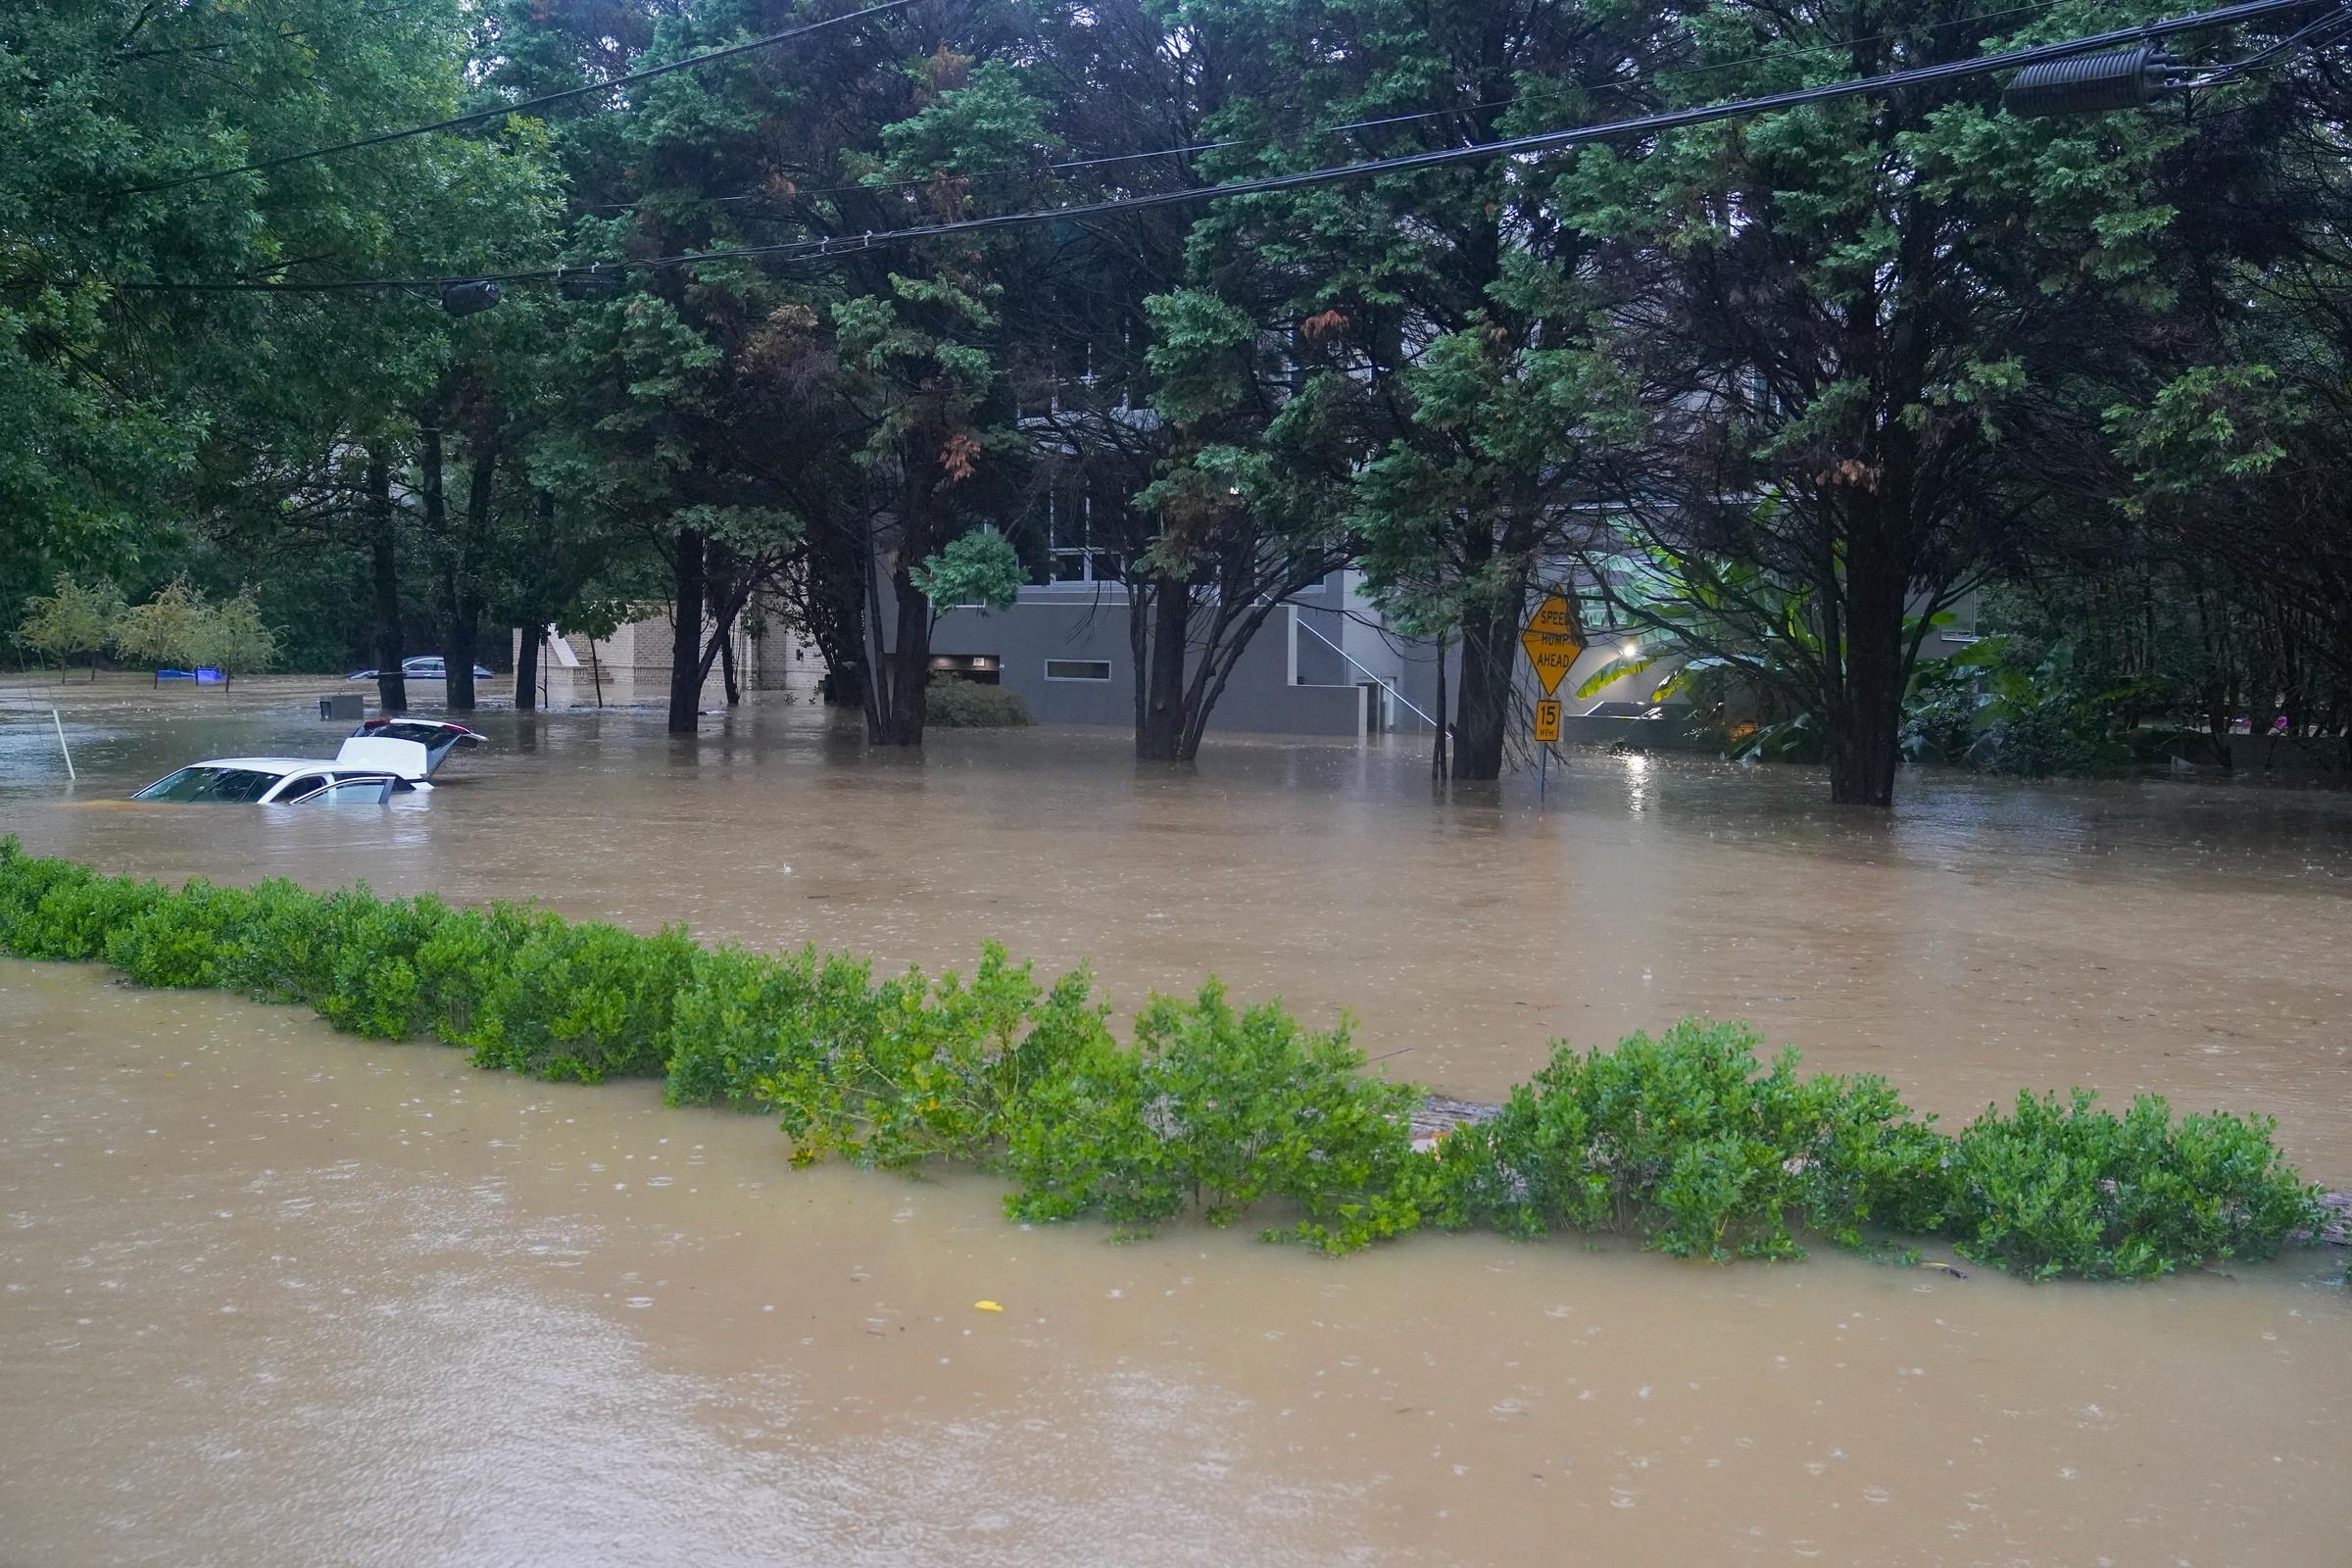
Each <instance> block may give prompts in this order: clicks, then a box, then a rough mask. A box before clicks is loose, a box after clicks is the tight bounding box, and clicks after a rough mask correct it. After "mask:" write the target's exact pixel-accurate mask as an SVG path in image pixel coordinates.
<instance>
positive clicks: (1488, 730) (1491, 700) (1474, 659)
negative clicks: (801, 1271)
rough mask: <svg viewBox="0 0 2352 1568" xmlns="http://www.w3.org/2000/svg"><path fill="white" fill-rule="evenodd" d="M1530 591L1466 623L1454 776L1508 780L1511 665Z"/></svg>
mask: <svg viewBox="0 0 2352 1568" xmlns="http://www.w3.org/2000/svg"><path fill="white" fill-rule="evenodd" d="M1526 596H1527V591H1526V588H1525V587H1524V585H1518V586H1515V587H1514V588H1513V589H1511V590H1510V591H1508V592H1506V593H1505V594H1504V595H1503V597H1502V598H1501V599H1499V600H1497V601H1495V603H1494V604H1493V605H1491V606H1486V607H1474V608H1473V609H1472V610H1471V613H1469V614H1467V615H1465V616H1464V617H1463V619H1462V674H1461V696H1460V698H1459V700H1458V706H1457V708H1456V712H1457V714H1458V717H1457V718H1456V720H1455V723H1454V727H1453V776H1454V777H1455V778H1457V779H1472V780H1486V779H1495V778H1500V777H1501V776H1502V750H1503V740H1504V737H1505V736H1506V735H1507V733H1508V732H1509V729H1510V722H1511V662H1512V658H1513V656H1514V655H1515V654H1516V653H1517V651H1518V649H1517V642H1518V634H1519V613H1520V611H1521V609H1522V608H1523V601H1524V600H1525V599H1526Z"/></svg>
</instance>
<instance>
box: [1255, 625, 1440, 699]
mask: <svg viewBox="0 0 2352 1568" xmlns="http://www.w3.org/2000/svg"><path fill="white" fill-rule="evenodd" d="M1313 608H1314V607H1313V606H1311V605H1293V606H1292V607H1291V624H1292V625H1294V626H1297V627H1298V628H1299V630H1300V631H1303V632H1306V633H1307V634H1309V635H1310V636H1312V637H1313V638H1314V639H1315V641H1317V642H1319V643H1321V644H1322V645H1323V646H1324V647H1326V648H1328V649H1330V650H1331V651H1332V652H1333V653H1335V654H1337V655H1339V656H1340V657H1341V658H1342V659H1345V660H1346V661H1348V662H1349V663H1350V664H1353V665H1354V666H1355V667H1356V668H1357V669H1360V670H1363V672H1364V673H1365V674H1366V675H1370V676H1371V677H1372V684H1373V685H1375V686H1378V687H1379V688H1380V689H1381V690H1382V691H1384V692H1387V693H1388V694H1389V695H1390V696H1391V697H1394V698H1396V699H1397V701H1398V702H1400V703H1402V704H1403V705H1404V706H1405V707H1407V708H1410V709H1412V711H1413V712H1414V713H1415V715H1417V716H1418V717H1419V718H1420V720H1421V722H1422V723H1424V724H1427V725H1428V726H1429V727H1430V728H1431V729H1437V728H1439V727H1440V726H1439V724H1438V721H1437V720H1436V719H1434V718H1432V717H1430V716H1429V715H1428V714H1427V713H1424V712H1422V711H1421V710H1420V709H1419V708H1418V707H1417V706H1415V704H1414V702H1413V700H1412V699H1411V698H1410V697H1407V696H1405V695H1404V693H1402V692H1400V691H1398V690H1397V688H1396V687H1394V686H1392V685H1390V684H1389V683H1388V682H1387V681H1386V680H1383V679H1382V678H1381V677H1380V676H1379V675H1377V674H1375V673H1374V672H1373V671H1372V670H1370V669H1368V668H1366V667H1365V665H1364V662H1363V661H1362V660H1360V659H1358V658H1356V657H1355V656H1354V655H1353V654H1351V653H1349V652H1348V650H1347V649H1345V648H1342V647H1341V646H1340V645H1339V644H1338V643H1335V642H1333V641H1332V640H1331V639H1330V638H1328V637H1326V636H1324V635H1323V634H1322V633H1321V632H1319V631H1316V630H1315V628H1314V627H1312V626H1310V625H1308V624H1307V623H1306V622H1305V621H1303V620H1301V619H1299V612H1300V611H1301V610H1312V609H1313ZM1323 613H1325V614H1331V613H1332V612H1331V611H1328V610H1327V611H1324V612H1323Z"/></svg>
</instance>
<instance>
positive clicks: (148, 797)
mask: <svg viewBox="0 0 2352 1568" xmlns="http://www.w3.org/2000/svg"><path fill="white" fill-rule="evenodd" d="M276 782H277V775H276V774H274V773H256V772H253V771H252V770H250V769H248V768H242V767H210V766H206V765H204V764H202V763H199V764H198V765H197V766H195V767H183V768H181V769H180V770H179V771H178V772H176V773H174V774H172V776H171V777H170V778H161V779H157V780H156V781H155V782H154V783H152V784H150V785H148V786H147V787H146V788H145V789H143V790H141V791H139V793H138V794H136V795H133V796H132V797H131V799H132V800H134V801H230V802H246V801H258V800H260V799H261V798H262V797H263V796H264V795H266V794H268V793H269V791H270V785H272V784H274V783H276Z"/></svg>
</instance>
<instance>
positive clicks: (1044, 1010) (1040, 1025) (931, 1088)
mask: <svg viewBox="0 0 2352 1568" xmlns="http://www.w3.org/2000/svg"><path fill="white" fill-rule="evenodd" d="M1092 991H1093V982H1092V980H1091V978H1090V977H1089V976H1088V975H1086V974H1085V973H1084V972H1083V971H1080V972H1078V973H1075V974H1070V975H1065V976H1063V977H1062V979H1061V980H1060V981H1059V982H1058V983H1057V984H1056V985H1055V986H1054V990H1053V992H1052V993H1051V994H1050V995H1048V994H1045V993H1041V992H1040V991H1039V989H1038V986H1037V982H1036V981H1035V980H1034V979H1033V978H1032V976H1031V968H1030V965H1028V964H1026V963H1022V964H1017V965H1016V964H1014V963H1013V962H1012V961H1011V960H1010V958H1009V957H1007V956H1006V955H1005V949H1004V948H1003V947H1002V946H1001V945H999V944H997V943H994V942H991V943H986V944H984V945H983V946H982V948H981V954H980V966H979V968H978V969H977V970H975V971H974V973H973V975H972V978H971V980H970V982H969V983H968V984H967V983H966V982H965V981H964V980H963V978H962V977H961V976H960V975H957V974H956V973H955V972H954V971H952V970H951V971H950V972H948V973H946V974H943V975H941V976H940V977H939V978H938V980H936V981H934V982H931V983H930V984H928V985H926V984H925V983H924V980H923V977H922V973H921V971H919V970H912V969H910V970H908V971H907V973H906V974H905V975H902V976H899V977H897V978H895V979H893V980H889V981H886V982H884V983H883V984H882V985H881V986H879V987H877V988H875V989H874V990H873V991H872V992H871V993H870V994H869V996H870V1005H869V1006H868V1007H867V1008H865V1009H863V1010H861V1011H859V1012H858V1013H856V1014H854V1015H852V1016H850V1017H848V1018H846V1019H843V1018H840V1017H839V1015H836V1016H835V1017H834V1018H832V1019H827V1020H825V1022H827V1023H831V1024H833V1025H834V1026H833V1027H828V1028H822V1029H818V1030H812V1031H810V1032H809V1034H808V1035H807V1036H806V1037H805V1039H804V1040H803V1041H800V1042H796V1047H797V1049H794V1050H792V1051H790V1052H789V1053H786V1054H783V1056H782V1057H781V1058H780V1062H779V1065H778V1067H777V1068H776V1070H774V1071H773V1072H770V1073H766V1074H763V1075H760V1076H759V1077H757V1078H756V1079H755V1080H754V1090H755V1093H757V1094H758V1095H759V1097H760V1099H761V1100H763V1101H764V1102H765V1103H768V1104H771V1105H773V1106H774V1107H775V1108H776V1109H777V1110H778V1111H779V1112H781V1115H782V1121H783V1127H784V1131H785V1132H786V1133H787V1134H789V1135H790V1136H791V1138H792V1141H793V1146H794V1147H793V1159H794V1162H795V1163H798V1164H807V1163H809V1162H810V1161H812V1160H816V1159H820V1158H822V1157H823V1156H824V1155H825V1154H827V1153H839V1154H840V1155H842V1156H843V1157H844V1158H846V1159H849V1160H851V1161H853V1162H855V1163H858V1164H864V1165H878V1166H881V1167H883V1168H885V1169H906V1168H908V1167H910V1166H913V1165H917V1164H920V1163H922V1162H923V1161H924V1160H927V1159H934V1158H949V1159H963V1160H969V1161H974V1162H979V1163H986V1162H989V1161H990V1160H992V1159H993V1157H994V1155H995V1154H996V1152H997V1150H998V1147H999V1146H1000V1144H1001V1143H1002V1141H1003V1139H1004V1137H1005V1126H1006V1117H1007V1114H1008V1111H1009V1108H1010V1106H1011V1105H1012V1103H1014V1102H1015V1100H1016V1099H1017V1098H1018V1097H1019V1096H1020V1095H1021V1094H1023V1093H1024V1092H1026V1091H1027V1090H1028V1089H1029V1088H1031V1087H1032V1086H1034V1085H1036V1084H1037V1083H1039V1082H1042V1081H1050V1080H1052V1079H1054V1077H1056V1076H1058V1075H1059V1074H1060V1073H1061V1072H1062V1071H1063V1070H1064V1067H1065V1065H1066V1064H1067V1063H1068V1062H1069V1061H1070V1060H1071V1059H1072V1057H1073V1056H1074V1055H1075V1054H1078V1053H1079V1052H1081V1051H1083V1050H1084V1049H1085V1048H1086V1046H1087V1044H1088V1043H1089V1042H1090V1041H1091V1040H1093V1039H1094V1038H1096V1037H1098V1036H1100V1037H1103V1038H1105V1039H1106V1038H1108V1036H1107V1032H1106V1031H1105V1030H1104V1028H1103V1008H1102V1006H1101V1005H1099V1004H1097V1003H1096V1002H1094V1000H1093V998H1092ZM1041 996H1042V997H1043V1000H1042V1001H1041V1000H1040V998H1041ZM843 1023H846V1024H847V1025H848V1026H847V1027H842V1026H840V1025H841V1024H843Z"/></svg>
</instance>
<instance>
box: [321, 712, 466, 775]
mask: <svg viewBox="0 0 2352 1568" xmlns="http://www.w3.org/2000/svg"><path fill="white" fill-rule="evenodd" d="M351 735H352V739H353V740H392V741H412V742H414V743H416V744H417V745H418V746H421V747H423V748H424V770H425V772H426V773H428V774H429V773H431V772H433V771H434V770H435V769H437V768H438V767H440V765H441V763H442V760H444V759H445V758H447V757H448V756H449V754H450V753H452V752H454V751H456V750H457V749H458V748H459V747H461V746H479V745H481V744H482V742H483V741H485V740H487V739H489V737H488V736H486V735H484V734H483V733H482V732H481V731H480V730H478V729H468V728H466V726H465V725H464V724H454V723H451V722H450V721H449V720H447V719H440V718H409V717H406V716H403V717H399V718H371V719H369V720H368V722H366V723H365V724H362V725H361V726H360V727H359V728H358V729H355V730H353V731H352V732H351ZM346 744H348V743H346Z"/></svg>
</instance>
